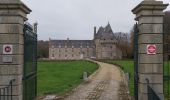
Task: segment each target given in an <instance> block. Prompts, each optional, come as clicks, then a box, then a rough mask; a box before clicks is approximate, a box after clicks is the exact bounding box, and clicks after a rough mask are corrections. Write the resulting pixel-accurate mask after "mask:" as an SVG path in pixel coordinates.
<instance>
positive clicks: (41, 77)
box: [37, 61, 98, 96]
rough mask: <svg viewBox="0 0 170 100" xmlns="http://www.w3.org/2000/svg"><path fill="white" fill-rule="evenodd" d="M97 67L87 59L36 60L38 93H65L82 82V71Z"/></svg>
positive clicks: (90, 72) (91, 70) (90, 71)
mask: <svg viewBox="0 0 170 100" xmlns="http://www.w3.org/2000/svg"><path fill="white" fill-rule="evenodd" d="M97 68H98V65H97V64H95V63H92V62H89V61H50V62H38V83H37V84H38V95H39V96H41V95H44V94H63V93H66V92H68V91H70V90H71V89H73V88H74V87H76V86H77V85H78V84H80V83H81V82H82V75H83V72H88V74H92V73H93V72H94V71H95V70H96V69H97Z"/></svg>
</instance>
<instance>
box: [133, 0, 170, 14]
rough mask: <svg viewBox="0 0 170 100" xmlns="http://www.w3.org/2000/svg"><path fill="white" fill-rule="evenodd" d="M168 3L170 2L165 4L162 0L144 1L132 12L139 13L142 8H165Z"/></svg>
mask: <svg viewBox="0 0 170 100" xmlns="http://www.w3.org/2000/svg"><path fill="white" fill-rule="evenodd" d="M168 5H169V4H163V2H162V1H142V2H141V3H140V4H139V5H137V6H136V7H135V8H134V9H133V10H132V12H133V13H134V14H137V13H139V12H140V11H142V10H164V9H166V8H167V6H168Z"/></svg>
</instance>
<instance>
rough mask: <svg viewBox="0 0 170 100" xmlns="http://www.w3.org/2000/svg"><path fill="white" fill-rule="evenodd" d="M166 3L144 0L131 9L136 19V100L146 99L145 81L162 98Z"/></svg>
mask: <svg viewBox="0 0 170 100" xmlns="http://www.w3.org/2000/svg"><path fill="white" fill-rule="evenodd" d="M167 6H168V4H163V2H162V1H155V0H144V1H143V2H141V3H140V4H139V5H137V7H135V8H134V9H133V10H132V11H133V13H134V14H136V21H138V28H139V34H138V38H139V39H138V48H139V51H138V52H139V53H138V55H139V57H138V62H139V63H138V65H139V68H138V75H139V83H138V85H139V87H138V95H139V96H138V100H148V94H147V93H148V92H147V81H146V79H148V80H149V85H150V86H151V87H152V88H153V90H154V91H155V92H156V93H157V94H158V95H159V97H160V98H161V99H162V100H163V98H164V95H163V16H164V12H163V10H164V9H166V7H167Z"/></svg>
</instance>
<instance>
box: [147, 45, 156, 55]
mask: <svg viewBox="0 0 170 100" xmlns="http://www.w3.org/2000/svg"><path fill="white" fill-rule="evenodd" d="M156 49H157V48H156V45H147V54H148V55H155V54H156Z"/></svg>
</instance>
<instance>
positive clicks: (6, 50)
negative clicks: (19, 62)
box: [3, 45, 13, 54]
mask: <svg viewBox="0 0 170 100" xmlns="http://www.w3.org/2000/svg"><path fill="white" fill-rule="evenodd" d="M12 52H13V46H12V45H3V54H12Z"/></svg>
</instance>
